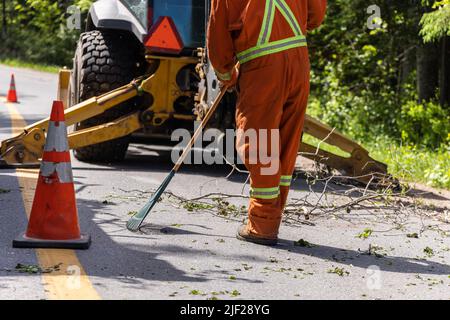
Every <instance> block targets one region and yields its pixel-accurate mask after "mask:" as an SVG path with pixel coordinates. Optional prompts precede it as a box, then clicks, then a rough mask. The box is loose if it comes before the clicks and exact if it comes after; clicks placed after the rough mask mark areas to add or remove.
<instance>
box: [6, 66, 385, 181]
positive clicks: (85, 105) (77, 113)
mask: <svg viewBox="0 0 450 320" xmlns="http://www.w3.org/2000/svg"><path fill="white" fill-rule="evenodd" d="M155 77H157V76H155V75H152V76H150V77H148V78H140V79H136V80H134V81H132V82H131V83H130V84H128V85H125V86H123V87H120V88H118V89H116V90H113V91H111V92H108V93H106V94H103V95H101V96H98V97H93V98H90V99H88V100H86V101H83V102H81V103H79V104H77V105H75V106H73V107H70V108H67V109H66V110H65V118H66V125H67V126H70V125H73V124H76V123H78V122H82V121H84V120H86V119H89V118H91V117H94V116H97V115H99V114H102V113H103V112H105V111H106V110H108V109H111V108H114V107H115V106H117V105H119V104H121V103H122V102H124V101H127V100H129V99H132V98H134V97H136V96H137V95H138V94H139V93H140V92H150V91H151V86H152V81H154V82H155V84H156V85H157V84H158V83H160V82H161V81H159V79H158V78H155ZM69 79H70V70H61V71H60V74H59V89H58V100H61V101H63V103H65V106H67V101H68V96H69ZM142 113H143V112H142V111H138V112H135V113H132V114H129V115H126V116H124V117H121V118H119V119H117V120H114V121H112V122H109V123H105V124H102V125H98V126H95V127H90V128H86V129H83V130H79V131H76V132H73V133H70V134H69V135H68V140H69V147H70V148H71V149H77V148H81V147H86V146H89V145H93V144H97V143H101V142H105V141H108V140H113V139H117V138H120V137H123V136H127V135H129V134H131V133H133V132H135V131H138V130H140V129H142V128H143V127H144V124H143V120H144V121H145V119H142V118H145V116H142ZM144 113H145V111H144ZM48 121H49V118H46V119H44V120H41V121H39V122H36V123H34V124H32V125H29V126H27V127H25V128H24V130H23V132H22V133H21V134H19V135H17V136H16V137H13V138H10V139H7V140H5V141H2V143H1V146H0V167H1V166H2V165H3V166H5V165H6V166H15V167H20V166H26V167H30V166H38V165H39V163H40V158H41V157H42V153H43V149H44V144H45V131H46V130H47V127H48ZM304 132H305V133H307V134H310V135H312V136H313V137H316V138H317V139H319V140H321V141H323V142H324V143H327V144H330V145H334V146H336V147H338V148H340V149H341V150H343V151H345V152H346V153H348V154H350V156H349V157H342V156H338V155H335V154H333V153H331V152H327V151H325V150H323V149H321V148H318V147H314V146H311V145H309V144H306V143H302V144H301V146H300V149H299V155H301V156H304V157H307V158H310V159H312V160H314V161H317V162H320V163H323V164H325V165H327V166H329V167H331V168H334V169H337V170H338V171H340V172H341V173H343V174H345V175H348V176H352V177H356V178H357V179H358V180H359V181H361V182H365V183H367V182H369V181H371V179H373V176H374V174H375V175H376V176H377V175H378V176H379V177H384V176H385V175H386V174H387V166H386V165H385V164H383V163H381V162H378V161H376V160H374V159H372V158H371V157H370V156H369V153H368V151H367V150H365V149H364V148H363V147H361V146H360V145H359V144H357V143H356V142H354V141H352V140H351V139H349V138H347V137H345V136H344V135H343V134H341V133H339V132H337V131H335V130H334V129H332V128H331V127H329V126H327V125H325V124H323V123H321V122H319V121H318V120H316V119H314V118H312V117H310V116H306V119H305V126H304ZM319 147H320V145H319ZM378 180H379V179H378Z"/></svg>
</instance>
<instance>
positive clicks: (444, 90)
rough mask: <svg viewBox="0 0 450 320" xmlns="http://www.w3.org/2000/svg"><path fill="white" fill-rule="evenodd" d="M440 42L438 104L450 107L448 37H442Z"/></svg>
mask: <svg viewBox="0 0 450 320" xmlns="http://www.w3.org/2000/svg"><path fill="white" fill-rule="evenodd" d="M441 42H442V43H441V46H442V47H441V72H440V79H439V80H440V81H439V82H440V85H439V88H440V90H439V91H440V93H441V99H440V104H441V106H443V107H450V37H449V36H446V37H444V38H443V39H442V41H441Z"/></svg>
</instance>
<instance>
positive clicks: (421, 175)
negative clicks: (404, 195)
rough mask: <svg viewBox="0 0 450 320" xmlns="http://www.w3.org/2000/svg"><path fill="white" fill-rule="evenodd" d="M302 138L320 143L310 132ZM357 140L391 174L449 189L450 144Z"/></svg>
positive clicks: (332, 149)
mask: <svg viewBox="0 0 450 320" xmlns="http://www.w3.org/2000/svg"><path fill="white" fill-rule="evenodd" d="M303 141H304V142H306V143H308V144H310V145H312V146H314V147H317V145H318V144H319V142H320V140H319V139H316V138H314V137H312V136H309V135H304V137H303ZM358 142H359V143H360V144H362V146H363V147H364V148H366V149H367V150H368V151H369V154H370V156H371V157H373V158H374V159H376V160H378V161H381V162H383V163H385V164H387V165H388V170H389V173H390V174H392V175H393V176H394V177H396V178H397V179H400V180H402V181H404V182H410V183H413V182H417V183H423V184H426V185H428V186H430V187H435V188H443V189H447V190H450V146H447V148H445V147H442V148H440V149H438V150H429V149H426V148H421V147H419V146H410V145H402V144H401V143H399V142H395V141H393V140H392V139H389V138H380V139H378V140H377V141H368V142H360V141H358ZM320 147H321V148H322V149H323V150H325V151H329V152H331V153H334V154H336V155H339V156H343V157H348V156H349V154H347V153H345V152H343V151H342V150H341V149H339V148H337V147H335V146H332V145H329V144H326V143H323V142H322V143H321V145H320Z"/></svg>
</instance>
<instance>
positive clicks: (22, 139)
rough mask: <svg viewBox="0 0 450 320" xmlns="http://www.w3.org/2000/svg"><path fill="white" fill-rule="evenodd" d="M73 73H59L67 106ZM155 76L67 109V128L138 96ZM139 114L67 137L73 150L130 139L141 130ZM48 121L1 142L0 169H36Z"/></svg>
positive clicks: (38, 123) (31, 126) (62, 96)
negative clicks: (21, 167)
mask: <svg viewBox="0 0 450 320" xmlns="http://www.w3.org/2000/svg"><path fill="white" fill-rule="evenodd" d="M69 78H70V70H61V71H60V73H59V90H58V100H61V101H63V102H64V104H65V106H67V101H68V87H69ZM151 79H152V77H150V78H148V79H145V80H143V81H142V79H141V80H136V81H133V82H131V83H130V84H128V85H125V86H123V87H120V88H118V89H116V90H113V91H111V92H108V93H106V94H104V95H101V96H98V97H93V98H90V99H88V100H86V101H83V102H81V103H79V104H77V105H75V106H73V107H71V108H68V109H66V110H65V112H64V113H65V118H66V125H67V126H70V125H73V124H76V123H78V122H81V121H84V120H86V119H89V118H92V117H94V116H96V115H99V114H102V113H103V112H105V111H106V110H108V109H110V108H113V107H115V106H117V105H119V104H121V103H122V102H124V101H127V100H129V99H131V98H133V97H135V96H137V95H138V94H139V92H140V90H146V89H147V88H148V87H149V86H150V81H151ZM139 115H140V113H139V112H136V113H133V114H130V115H127V116H124V117H122V118H119V119H117V120H115V121H113V122H110V123H105V124H102V125H98V126H95V127H91V128H87V129H83V130H79V131H76V132H73V133H70V134H69V135H68V140H69V147H70V148H71V149H74V148H80V147H85V146H88V145H92V144H96V143H100V142H105V141H108V140H112V139H116V138H120V137H123V136H127V135H129V134H131V133H133V132H134V131H137V130H139V129H141V128H142V125H141V121H140V119H139ZM48 121H49V118H46V119H44V120H41V121H38V122H36V123H33V124H31V125H29V126H27V127H25V128H24V129H23V132H22V133H21V134H19V135H17V136H16V137H13V138H10V139H7V140H4V141H2V143H1V146H0V166H1V165H9V166H16V167H17V166H24V167H29V166H37V165H39V159H40V158H41V157H42V153H43V150H44V144H45V131H46V130H47V128H48Z"/></svg>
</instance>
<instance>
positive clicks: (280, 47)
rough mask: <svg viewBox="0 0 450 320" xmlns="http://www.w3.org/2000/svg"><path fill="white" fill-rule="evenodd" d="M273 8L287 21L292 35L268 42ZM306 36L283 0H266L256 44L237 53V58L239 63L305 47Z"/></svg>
mask: <svg viewBox="0 0 450 320" xmlns="http://www.w3.org/2000/svg"><path fill="white" fill-rule="evenodd" d="M275 9H278V10H279V11H280V12H281V14H282V15H283V16H284V18H285V19H286V21H287V22H288V23H289V25H290V27H291V29H292V31H293V32H294V36H293V37H290V38H287V39H282V40H278V41H273V42H270V41H269V40H270V35H271V33H272V25H273V20H274V18H275ZM306 46H307V42H306V37H305V36H304V35H303V33H302V29H301V28H300V25H299V23H298V21H297V18H296V17H295V15H294V14H293V13H292V11H291V9H290V8H289V6H288V5H287V3H286V2H285V1H284V0H266V9H265V12H264V20H263V24H262V27H261V32H260V34H259V39H258V43H257V44H256V46H254V47H252V48H250V49H247V50H245V51H242V52H240V53H238V54H237V58H238V60H239V62H240V63H241V64H244V63H246V62H249V61H251V60H253V59H256V58H259V57H262V56H266V55H269V54H273V53H278V52H282V51H285V50H289V49H292V48H297V47H306Z"/></svg>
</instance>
